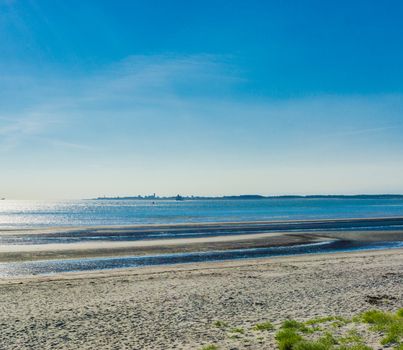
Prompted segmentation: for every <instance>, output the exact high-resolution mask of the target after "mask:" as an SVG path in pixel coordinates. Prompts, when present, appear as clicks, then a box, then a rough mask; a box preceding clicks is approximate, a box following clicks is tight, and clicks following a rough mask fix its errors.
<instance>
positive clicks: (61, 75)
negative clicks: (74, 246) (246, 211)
mask: <svg viewBox="0 0 403 350" xmlns="http://www.w3.org/2000/svg"><path fill="white" fill-rule="evenodd" d="M302 4H303V5H302ZM402 15H403V5H402V4H401V3H400V2H399V1H391V2H388V4H387V5H385V4H379V3H378V2H375V1H370V2H360V1H358V2H356V3H355V4H351V3H349V2H347V1H341V2H339V3H337V5H331V4H324V3H323V2H319V1H304V2H301V3H298V5H296V4H295V5H294V6H291V5H284V4H274V3H272V4H265V2H260V1H252V2H250V3H249V2H248V5H246V3H244V2H241V1H239V2H238V1H235V2H233V3H232V2H231V8H228V6H226V5H225V4H224V2H222V3H221V2H220V3H219V4H216V3H215V2H210V1H206V2H203V3H200V4H198V5H195V4H188V3H187V2H182V1H172V2H169V6H168V2H159V1H155V2H151V3H150V2H143V1H136V2H135V4H133V2H131V1H121V2H118V3H111V2H109V1H86V2H84V3H83V2H79V1H71V2H69V5H66V3H65V2H63V1H47V0H42V1H34V0H32V1H10V0H9V1H4V0H3V1H2V0H0V72H1V75H0V91H1V94H0V197H7V198H10V199H11V198H15V199H25V198H26V199H48V198H61V199H64V198H66V199H68V198H91V197H97V196H103V195H107V196H125V195H137V194H150V193H157V194H159V195H162V196H165V195H175V194H177V193H180V194H183V195H191V194H194V195H232V194H235V195H236V194H255V193H259V194H264V195H279V194H359V193H368V194H371V193H403V137H402V135H403V66H402V65H401V62H403V46H402V45H401V44H402V39H403V28H402V26H401V24H400V19H401V17H402Z"/></svg>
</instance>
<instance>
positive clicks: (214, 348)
mask: <svg viewBox="0 0 403 350" xmlns="http://www.w3.org/2000/svg"><path fill="white" fill-rule="evenodd" d="M218 349H219V347H218V346H217V345H214V344H209V345H205V346H203V347H202V348H201V350H218Z"/></svg>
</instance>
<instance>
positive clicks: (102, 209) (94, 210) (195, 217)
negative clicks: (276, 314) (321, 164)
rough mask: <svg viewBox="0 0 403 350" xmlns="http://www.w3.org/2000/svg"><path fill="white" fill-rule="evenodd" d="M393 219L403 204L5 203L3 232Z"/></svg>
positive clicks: (0, 205) (0, 221)
mask: <svg viewBox="0 0 403 350" xmlns="http://www.w3.org/2000/svg"><path fill="white" fill-rule="evenodd" d="M394 216H403V199H401V198H387V199H377V198H369V199H368V198H367V199H358V198H270V199H250V200H249V199H240V200H237V199H230V200H224V199H220V200H185V201H175V200H155V201H152V200H76V201H13V200H2V201H0V229H8V228H35V227H69V226H110V225H136V224H172V223H203V222H231V221H268V220H301V219H302V220H304V219H337V218H371V217H394Z"/></svg>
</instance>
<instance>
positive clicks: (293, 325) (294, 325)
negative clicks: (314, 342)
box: [281, 320, 313, 333]
mask: <svg viewBox="0 0 403 350" xmlns="http://www.w3.org/2000/svg"><path fill="white" fill-rule="evenodd" d="M281 328H282V329H293V330H295V331H300V332H302V333H312V332H313V330H312V329H310V328H308V327H307V326H306V325H305V324H304V323H303V322H298V321H296V320H285V321H284V322H283V323H282V324H281Z"/></svg>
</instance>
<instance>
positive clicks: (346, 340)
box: [339, 329, 363, 344]
mask: <svg viewBox="0 0 403 350" xmlns="http://www.w3.org/2000/svg"><path fill="white" fill-rule="evenodd" d="M339 342H340V343H341V344H351V343H358V344H361V343H362V342H363V339H362V337H361V336H360V335H359V333H358V332H357V330H355V329H350V330H349V331H348V332H347V334H346V335H345V336H344V337H340V338H339Z"/></svg>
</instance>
